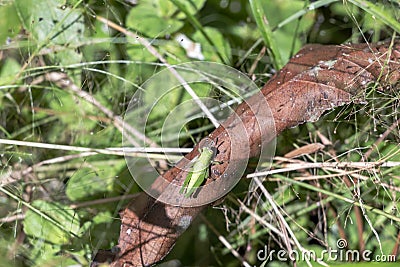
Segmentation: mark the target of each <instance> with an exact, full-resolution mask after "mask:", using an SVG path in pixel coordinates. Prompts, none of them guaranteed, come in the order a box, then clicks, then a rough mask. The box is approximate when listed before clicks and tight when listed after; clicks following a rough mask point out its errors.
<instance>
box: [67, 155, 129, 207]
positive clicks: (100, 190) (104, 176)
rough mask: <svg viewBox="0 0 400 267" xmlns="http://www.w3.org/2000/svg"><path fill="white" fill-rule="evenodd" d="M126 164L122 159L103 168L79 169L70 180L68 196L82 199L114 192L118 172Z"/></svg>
mask: <svg viewBox="0 0 400 267" xmlns="http://www.w3.org/2000/svg"><path fill="white" fill-rule="evenodd" d="M124 165H125V162H124V161H123V160H121V161H120V162H119V163H118V164H115V165H113V166H107V167H105V168H104V169H101V170H95V169H92V168H82V169H79V170H78V171H77V172H76V173H75V174H74V175H73V176H72V177H71V179H70V180H69V181H68V184H67V188H66V194H67V196H68V198H69V199H70V200H72V201H81V200H88V199H92V198H96V197H99V196H103V195H104V194H109V193H111V192H113V189H114V183H115V181H116V180H117V178H118V173H119V172H120V170H121V168H122V167H123V166H124Z"/></svg>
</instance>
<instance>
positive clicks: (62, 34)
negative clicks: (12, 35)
mask: <svg viewBox="0 0 400 267" xmlns="http://www.w3.org/2000/svg"><path fill="white" fill-rule="evenodd" d="M15 7H16V10H17V13H18V15H19V17H20V19H21V21H22V24H23V25H24V27H25V29H27V30H28V31H29V32H31V33H32V35H33V37H34V39H35V40H36V41H37V42H38V45H39V49H41V48H42V47H45V46H51V49H54V50H55V51H56V52H55V53H51V58H52V60H53V62H55V63H58V64H60V65H63V66H65V65H69V64H72V63H78V62H80V61H81V59H82V56H81V54H80V53H79V52H78V51H77V50H75V49H76V47H75V48H74V47H72V46H76V45H77V44H79V43H81V42H82V40H83V38H84V30H85V27H84V18H83V14H82V12H81V10H79V9H71V8H70V7H67V6H66V5H65V1H64V0H46V1H37V0H15Z"/></svg>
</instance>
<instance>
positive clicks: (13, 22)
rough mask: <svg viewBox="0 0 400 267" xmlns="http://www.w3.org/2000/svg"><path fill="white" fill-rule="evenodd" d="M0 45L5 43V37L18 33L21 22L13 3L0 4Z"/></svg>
mask: <svg viewBox="0 0 400 267" xmlns="http://www.w3.org/2000/svg"><path fill="white" fill-rule="evenodd" d="M0 17H1V19H0V46H3V45H6V44H7V39H8V38H12V37H14V36H15V35H16V34H18V32H19V30H20V27H21V24H20V22H19V19H18V15H17V13H16V11H15V7H14V5H0Z"/></svg>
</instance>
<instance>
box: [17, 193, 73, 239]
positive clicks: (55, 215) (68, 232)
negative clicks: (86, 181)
mask: <svg viewBox="0 0 400 267" xmlns="http://www.w3.org/2000/svg"><path fill="white" fill-rule="evenodd" d="M32 206H33V207H35V208H37V209H38V210H40V211H41V212H43V213H44V214H46V215H47V216H49V217H50V218H52V219H53V220H55V221H56V222H58V224H59V225H62V226H63V227H64V229H61V228H60V227H59V225H55V224H54V223H52V222H50V221H49V220H47V219H45V218H44V217H42V216H41V215H39V214H38V213H37V212H35V211H32V210H31V209H29V210H28V211H27V212H26V215H25V220H24V231H25V233H26V234H27V235H28V236H29V237H31V239H30V240H31V243H32V244H33V245H35V243H36V242H38V241H45V242H47V243H51V244H59V245H62V244H67V243H68V242H69V240H70V238H71V237H73V235H76V236H78V235H79V228H80V223H79V217H78V215H77V214H76V213H75V212H74V211H73V210H71V209H70V208H69V207H68V206H64V205H61V204H59V203H55V202H51V203H50V202H46V201H44V200H36V201H34V202H33V203H32Z"/></svg>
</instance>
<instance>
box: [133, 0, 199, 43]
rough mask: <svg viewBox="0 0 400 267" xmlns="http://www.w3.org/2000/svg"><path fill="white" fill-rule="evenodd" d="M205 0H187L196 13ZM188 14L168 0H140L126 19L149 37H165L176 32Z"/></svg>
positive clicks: (191, 10)
mask: <svg viewBox="0 0 400 267" xmlns="http://www.w3.org/2000/svg"><path fill="white" fill-rule="evenodd" d="M204 3H205V1H204V0H191V1H185V5H186V6H187V9H188V10H189V12H190V13H192V14H194V13H196V12H197V11H198V10H199V9H200V8H201V7H202V6H203V5H204ZM185 18H186V15H185V14H184V13H182V12H180V10H178V9H177V8H176V7H175V5H174V4H172V3H171V2H170V1H167V0H146V1H140V2H139V4H138V5H137V6H135V7H134V8H132V9H131V11H130V12H129V15H128V17H127V19H126V25H127V26H128V27H129V28H133V29H135V30H137V31H139V32H140V33H141V34H144V35H146V36H147V37H163V36H166V35H168V34H171V33H174V32H176V31H177V30H179V29H180V28H182V26H183V24H184V23H183V21H182V20H183V19H185Z"/></svg>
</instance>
